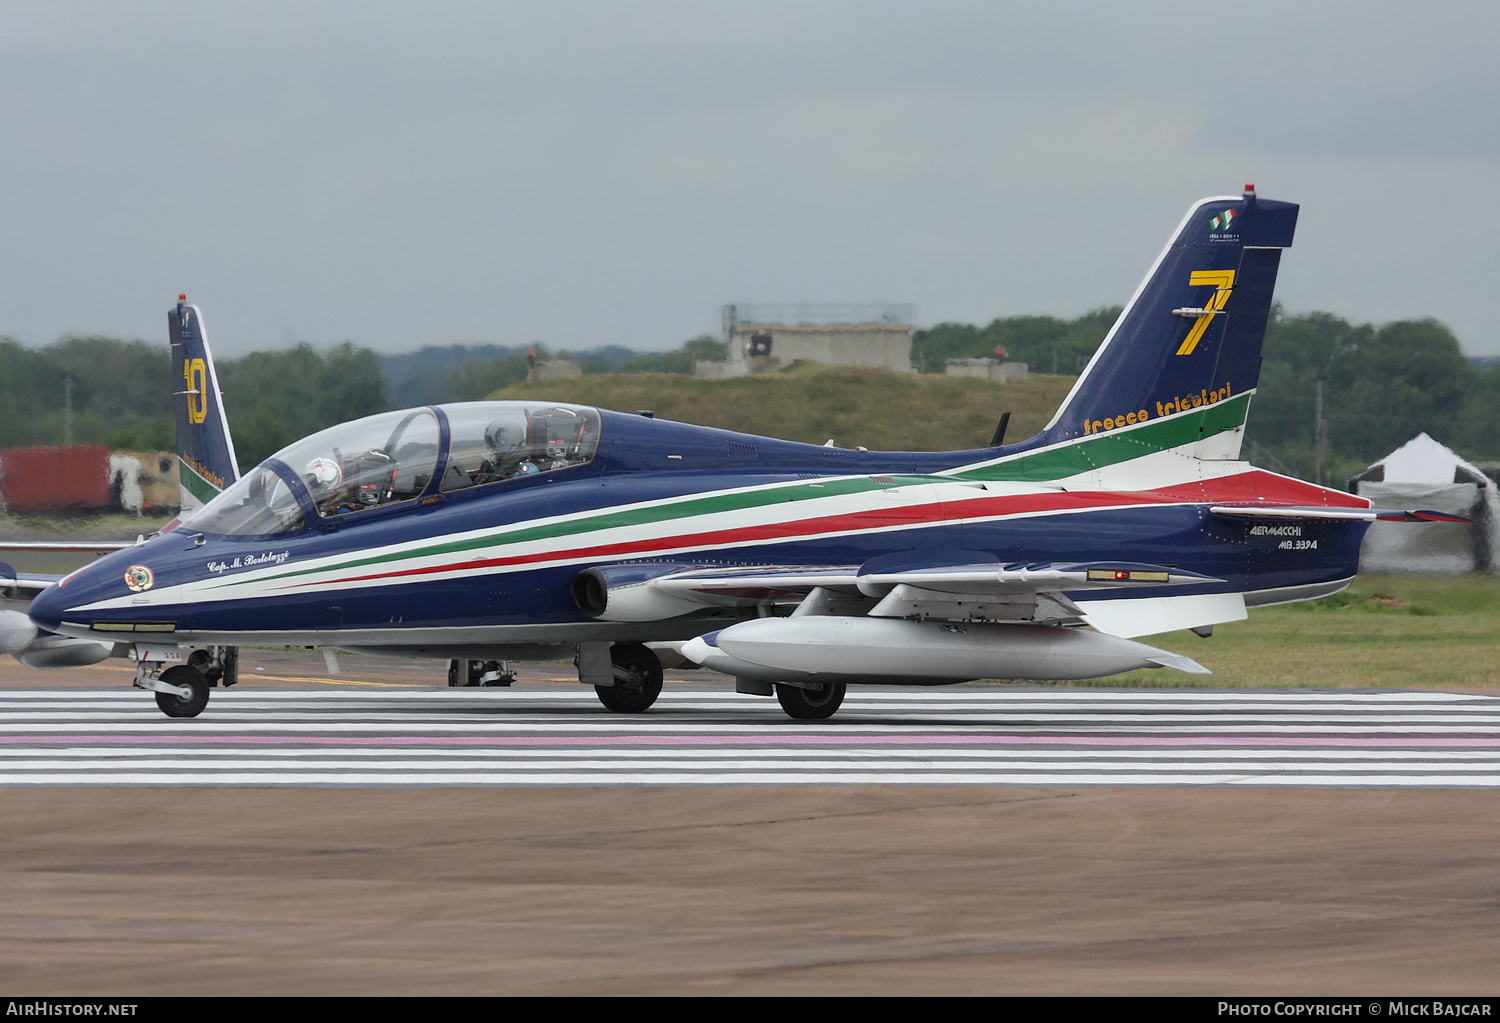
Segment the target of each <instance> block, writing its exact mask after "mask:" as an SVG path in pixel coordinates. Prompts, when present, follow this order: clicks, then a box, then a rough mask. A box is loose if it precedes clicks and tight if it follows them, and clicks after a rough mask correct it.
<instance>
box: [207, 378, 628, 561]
mask: <svg viewBox="0 0 1500 1023" xmlns="http://www.w3.org/2000/svg"><path fill="white" fill-rule="evenodd" d="M437 410H441V413H439V412H438V411H437ZM439 414H441V417H442V419H443V420H446V423H447V427H448V453H447V457H446V458H445V459H443V464H442V465H441V466H439V464H438V461H439V457H440V455H441V453H442V425H443V424H442V423H441V422H440V421H439ZM599 428H600V418H599V413H598V412H597V411H596V410H594V409H592V408H586V407H583V406H578V405H547V404H540V405H538V404H532V403H529V402H514V401H476V402H464V403H459V404H452V405H440V406H437V409H436V410H435V409H433V408H416V409H405V410H402V411H399V412H383V413H381V414H379V415H374V416H368V417H366V418H364V419H358V420H355V421H354V422H350V423H343V424H341V425H339V426H334V427H330V428H329V429H327V430H323V431H322V432H320V433H315V434H313V435H312V436H310V437H307V438H304V439H303V440H300V441H298V442H297V443H295V444H292V445H290V446H288V447H285V448H283V449H282V450H280V451H278V452H277V453H276V454H275V455H272V456H271V457H270V458H269V459H267V460H266V461H265V462H263V463H262V464H261V465H260V466H259V467H257V468H256V469H255V470H254V471H252V472H250V473H248V474H247V475H246V476H245V477H244V478H243V479H241V480H240V481H239V482H238V483H236V484H234V485H233V486H232V487H230V488H229V489H227V490H225V491H224V493H222V494H220V495H219V496H218V497H216V498H215V499H214V500H213V501H211V502H209V504H207V505H206V506H205V507H204V508H203V509H202V510H201V511H199V512H198V513H197V514H196V515H194V516H192V518H190V519H188V520H187V521H186V522H184V523H183V527H182V528H184V529H190V530H199V531H202V532H205V533H216V534H220V535H229V536H266V535H274V534H278V533H289V532H294V531H296V530H298V529H302V528H304V527H305V526H306V525H307V516H306V514H305V512H304V504H305V503H310V504H311V506H312V507H313V508H314V509H316V511H317V515H318V518H319V519H321V520H330V521H331V520H334V519H339V518H343V517H345V516H350V515H357V514H358V513H360V512H365V511H370V510H373V509H376V508H384V507H388V506H391V505H396V504H401V503H404V502H410V501H415V500H416V499H417V498H419V497H421V496H422V495H423V494H426V493H428V492H429V491H430V490H431V489H432V487H431V484H432V481H433V479H434V477H437V476H438V474H439V473H441V477H440V478H439V480H438V486H437V492H439V493H452V492H455V491H459V490H467V489H469V488H471V487H480V486H486V485H488V484H497V483H503V482H505V481H507V480H512V479H516V478H519V477H525V476H533V475H537V474H540V473H548V472H556V471H558V470H560V469H567V468H572V467H573V466H577V465H584V464H586V463H588V462H590V461H592V460H593V458H594V454H595V452H596V451H597V450H598V448H599ZM298 491H303V492H304V494H303V495H299V493H298ZM304 495H305V497H306V502H304V501H303V500H301V499H300V498H301V497H302V496H304Z"/></svg>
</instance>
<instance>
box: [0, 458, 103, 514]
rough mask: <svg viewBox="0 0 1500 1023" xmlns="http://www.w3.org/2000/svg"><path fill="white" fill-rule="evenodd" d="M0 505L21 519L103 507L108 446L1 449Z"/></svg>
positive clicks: (95, 509)
mask: <svg viewBox="0 0 1500 1023" xmlns="http://www.w3.org/2000/svg"><path fill="white" fill-rule="evenodd" d="M0 502H3V503H4V504H5V505H6V507H7V508H9V510H10V511H11V513H12V514H25V515H29V514H35V513H37V512H46V511H100V510H103V509H105V508H108V507H109V505H110V501H109V445H107V444H85V445H80V446H77V447H71V448H5V449H3V450H0Z"/></svg>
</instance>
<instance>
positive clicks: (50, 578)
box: [0, 561, 62, 600]
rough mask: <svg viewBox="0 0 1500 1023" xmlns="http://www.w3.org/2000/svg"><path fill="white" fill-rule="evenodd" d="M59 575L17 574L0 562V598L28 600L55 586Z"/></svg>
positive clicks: (59, 577)
mask: <svg viewBox="0 0 1500 1023" xmlns="http://www.w3.org/2000/svg"><path fill="white" fill-rule="evenodd" d="M61 578H62V576H60V575H41V574H38V573H33V572H17V571H16V570H15V569H14V568H12V567H11V566H9V565H7V564H6V563H5V562H3V561H0V597H8V598H11V599H13V600H30V599H31V598H32V597H35V596H36V595H37V594H38V593H41V592H42V591H43V590H45V589H46V588H47V587H49V586H55V585H57V582H58V580H59V579H61Z"/></svg>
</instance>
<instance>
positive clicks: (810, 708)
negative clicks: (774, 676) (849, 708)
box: [776, 682, 848, 721]
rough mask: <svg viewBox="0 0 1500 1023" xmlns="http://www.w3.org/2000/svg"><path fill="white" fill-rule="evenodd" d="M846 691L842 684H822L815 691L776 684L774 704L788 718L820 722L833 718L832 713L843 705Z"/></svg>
mask: <svg viewBox="0 0 1500 1023" xmlns="http://www.w3.org/2000/svg"><path fill="white" fill-rule="evenodd" d="M846 689H848V686H846V685H845V684H844V683H842V682H824V683H823V684H822V685H821V686H819V687H818V688H817V689H803V688H802V687H801V686H789V685H783V684H782V683H780V682H778V683H777V684H776V702H777V703H779V704H781V709H782V710H784V711H786V712H787V714H788V715H789V716H791V717H794V718H796V719H798V720H799V721H822V720H823V719H824V718H831V717H833V712H834V711H836V710H838V709H839V707H840V705H842V704H843V702H844V691H845V690H846Z"/></svg>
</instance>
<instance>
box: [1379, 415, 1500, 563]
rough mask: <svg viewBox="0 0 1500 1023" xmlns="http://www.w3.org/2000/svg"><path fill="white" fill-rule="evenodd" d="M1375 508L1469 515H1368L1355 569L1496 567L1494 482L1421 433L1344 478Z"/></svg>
mask: <svg viewBox="0 0 1500 1023" xmlns="http://www.w3.org/2000/svg"><path fill="white" fill-rule="evenodd" d="M1349 489H1350V490H1351V491H1353V492H1354V493H1356V494H1358V495H1359V496H1360V497H1367V498H1369V499H1370V500H1371V501H1372V502H1373V503H1374V505H1375V507H1376V508H1400V509H1407V510H1422V511H1439V512H1447V513H1449V514H1452V515H1463V516H1466V517H1468V518H1471V519H1477V520H1478V522H1477V524H1475V525H1468V524H1465V523H1454V522H1376V523H1375V524H1373V525H1372V526H1370V530H1369V532H1367V533H1366V534H1365V542H1364V545H1363V546H1362V547H1360V549H1359V568H1360V571H1362V572H1425V573H1429V574H1435V575H1436V574H1447V575H1453V574H1457V573H1459V572H1473V571H1500V487H1497V485H1496V483H1495V481H1494V480H1492V479H1490V478H1489V477H1488V476H1486V475H1485V474H1484V473H1483V472H1481V471H1479V469H1478V468H1476V467H1475V466H1473V465H1472V464H1470V463H1468V462H1466V461H1464V460H1463V459H1462V458H1459V457H1458V456H1457V455H1455V454H1454V453H1453V452H1452V451H1450V450H1448V449H1447V448H1446V447H1444V446H1443V445H1441V444H1439V443H1438V442H1437V441H1435V440H1433V439H1432V438H1431V437H1429V436H1427V434H1425V433H1422V434H1418V435H1417V436H1416V437H1415V438H1413V439H1412V440H1409V441H1407V442H1406V443H1405V444H1403V445H1401V447H1399V448H1397V449H1396V450H1395V451H1392V452H1391V453H1390V454H1389V455H1386V456H1385V457H1384V458H1382V459H1381V460H1380V461H1378V462H1376V463H1375V464H1374V465H1372V466H1370V467H1369V468H1368V469H1366V470H1365V471H1364V472H1362V473H1360V474H1359V475H1357V476H1353V477H1351V478H1350V480H1349Z"/></svg>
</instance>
